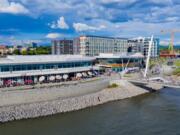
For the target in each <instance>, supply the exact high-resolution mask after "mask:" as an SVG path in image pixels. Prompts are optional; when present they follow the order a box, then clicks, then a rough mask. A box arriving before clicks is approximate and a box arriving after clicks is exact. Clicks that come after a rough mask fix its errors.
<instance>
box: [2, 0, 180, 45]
mask: <svg viewBox="0 0 180 135" xmlns="http://www.w3.org/2000/svg"><path fill="white" fill-rule="evenodd" d="M171 29H177V30H180V0H0V44H3V43H4V44H5V43H6V44H8V43H9V44H11V43H18V42H22V41H25V42H26V41H29V40H30V41H31V40H34V41H37V42H42V41H43V42H45V41H50V40H51V39H54V38H73V37H77V36H79V35H84V34H87V35H100V36H110V37H126V38H134V37H141V36H148V37H149V36H151V35H152V34H153V35H154V36H155V37H158V38H160V40H161V44H168V42H169V40H170V34H169V33H161V30H167V31H169V30H171ZM175 44H180V32H179V33H176V34H175Z"/></svg>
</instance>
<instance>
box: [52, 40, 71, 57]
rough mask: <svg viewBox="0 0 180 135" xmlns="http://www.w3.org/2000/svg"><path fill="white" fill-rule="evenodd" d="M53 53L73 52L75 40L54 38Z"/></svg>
mask: <svg viewBox="0 0 180 135" xmlns="http://www.w3.org/2000/svg"><path fill="white" fill-rule="evenodd" d="M52 54H53V55H64V54H73V40H66V39H64V40H53V41H52Z"/></svg>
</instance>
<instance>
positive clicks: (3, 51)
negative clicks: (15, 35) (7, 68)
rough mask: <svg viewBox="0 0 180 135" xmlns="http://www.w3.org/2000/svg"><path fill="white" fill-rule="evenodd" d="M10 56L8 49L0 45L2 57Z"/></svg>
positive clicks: (0, 55)
mask: <svg viewBox="0 0 180 135" xmlns="http://www.w3.org/2000/svg"><path fill="white" fill-rule="evenodd" d="M7 54H8V48H7V47H6V46H4V45H0V57H3V56H6V55H7Z"/></svg>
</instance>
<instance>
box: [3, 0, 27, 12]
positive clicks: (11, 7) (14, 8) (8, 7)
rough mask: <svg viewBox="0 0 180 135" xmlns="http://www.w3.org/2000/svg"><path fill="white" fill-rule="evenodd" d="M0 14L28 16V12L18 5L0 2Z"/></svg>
mask: <svg viewBox="0 0 180 135" xmlns="http://www.w3.org/2000/svg"><path fill="white" fill-rule="evenodd" d="M0 13H11V14H28V13H29V10H28V9H26V8H25V7H24V6H23V5H21V4H20V3H16V2H9V1H8V0H0Z"/></svg>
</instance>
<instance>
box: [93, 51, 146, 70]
mask: <svg viewBox="0 0 180 135" xmlns="http://www.w3.org/2000/svg"><path fill="white" fill-rule="evenodd" d="M96 58H97V60H96V61H97V62H98V65H99V67H102V68H104V69H108V70H110V71H115V72H121V71H123V70H125V69H127V68H128V69H129V68H139V69H140V68H141V67H143V66H144V65H143V64H144V63H143V62H144V61H143V60H144V56H143V55H142V54H141V53H135V54H129V53H128V54H110V53H108V54H105V53H103V54H100V55H99V56H97V57H96Z"/></svg>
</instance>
